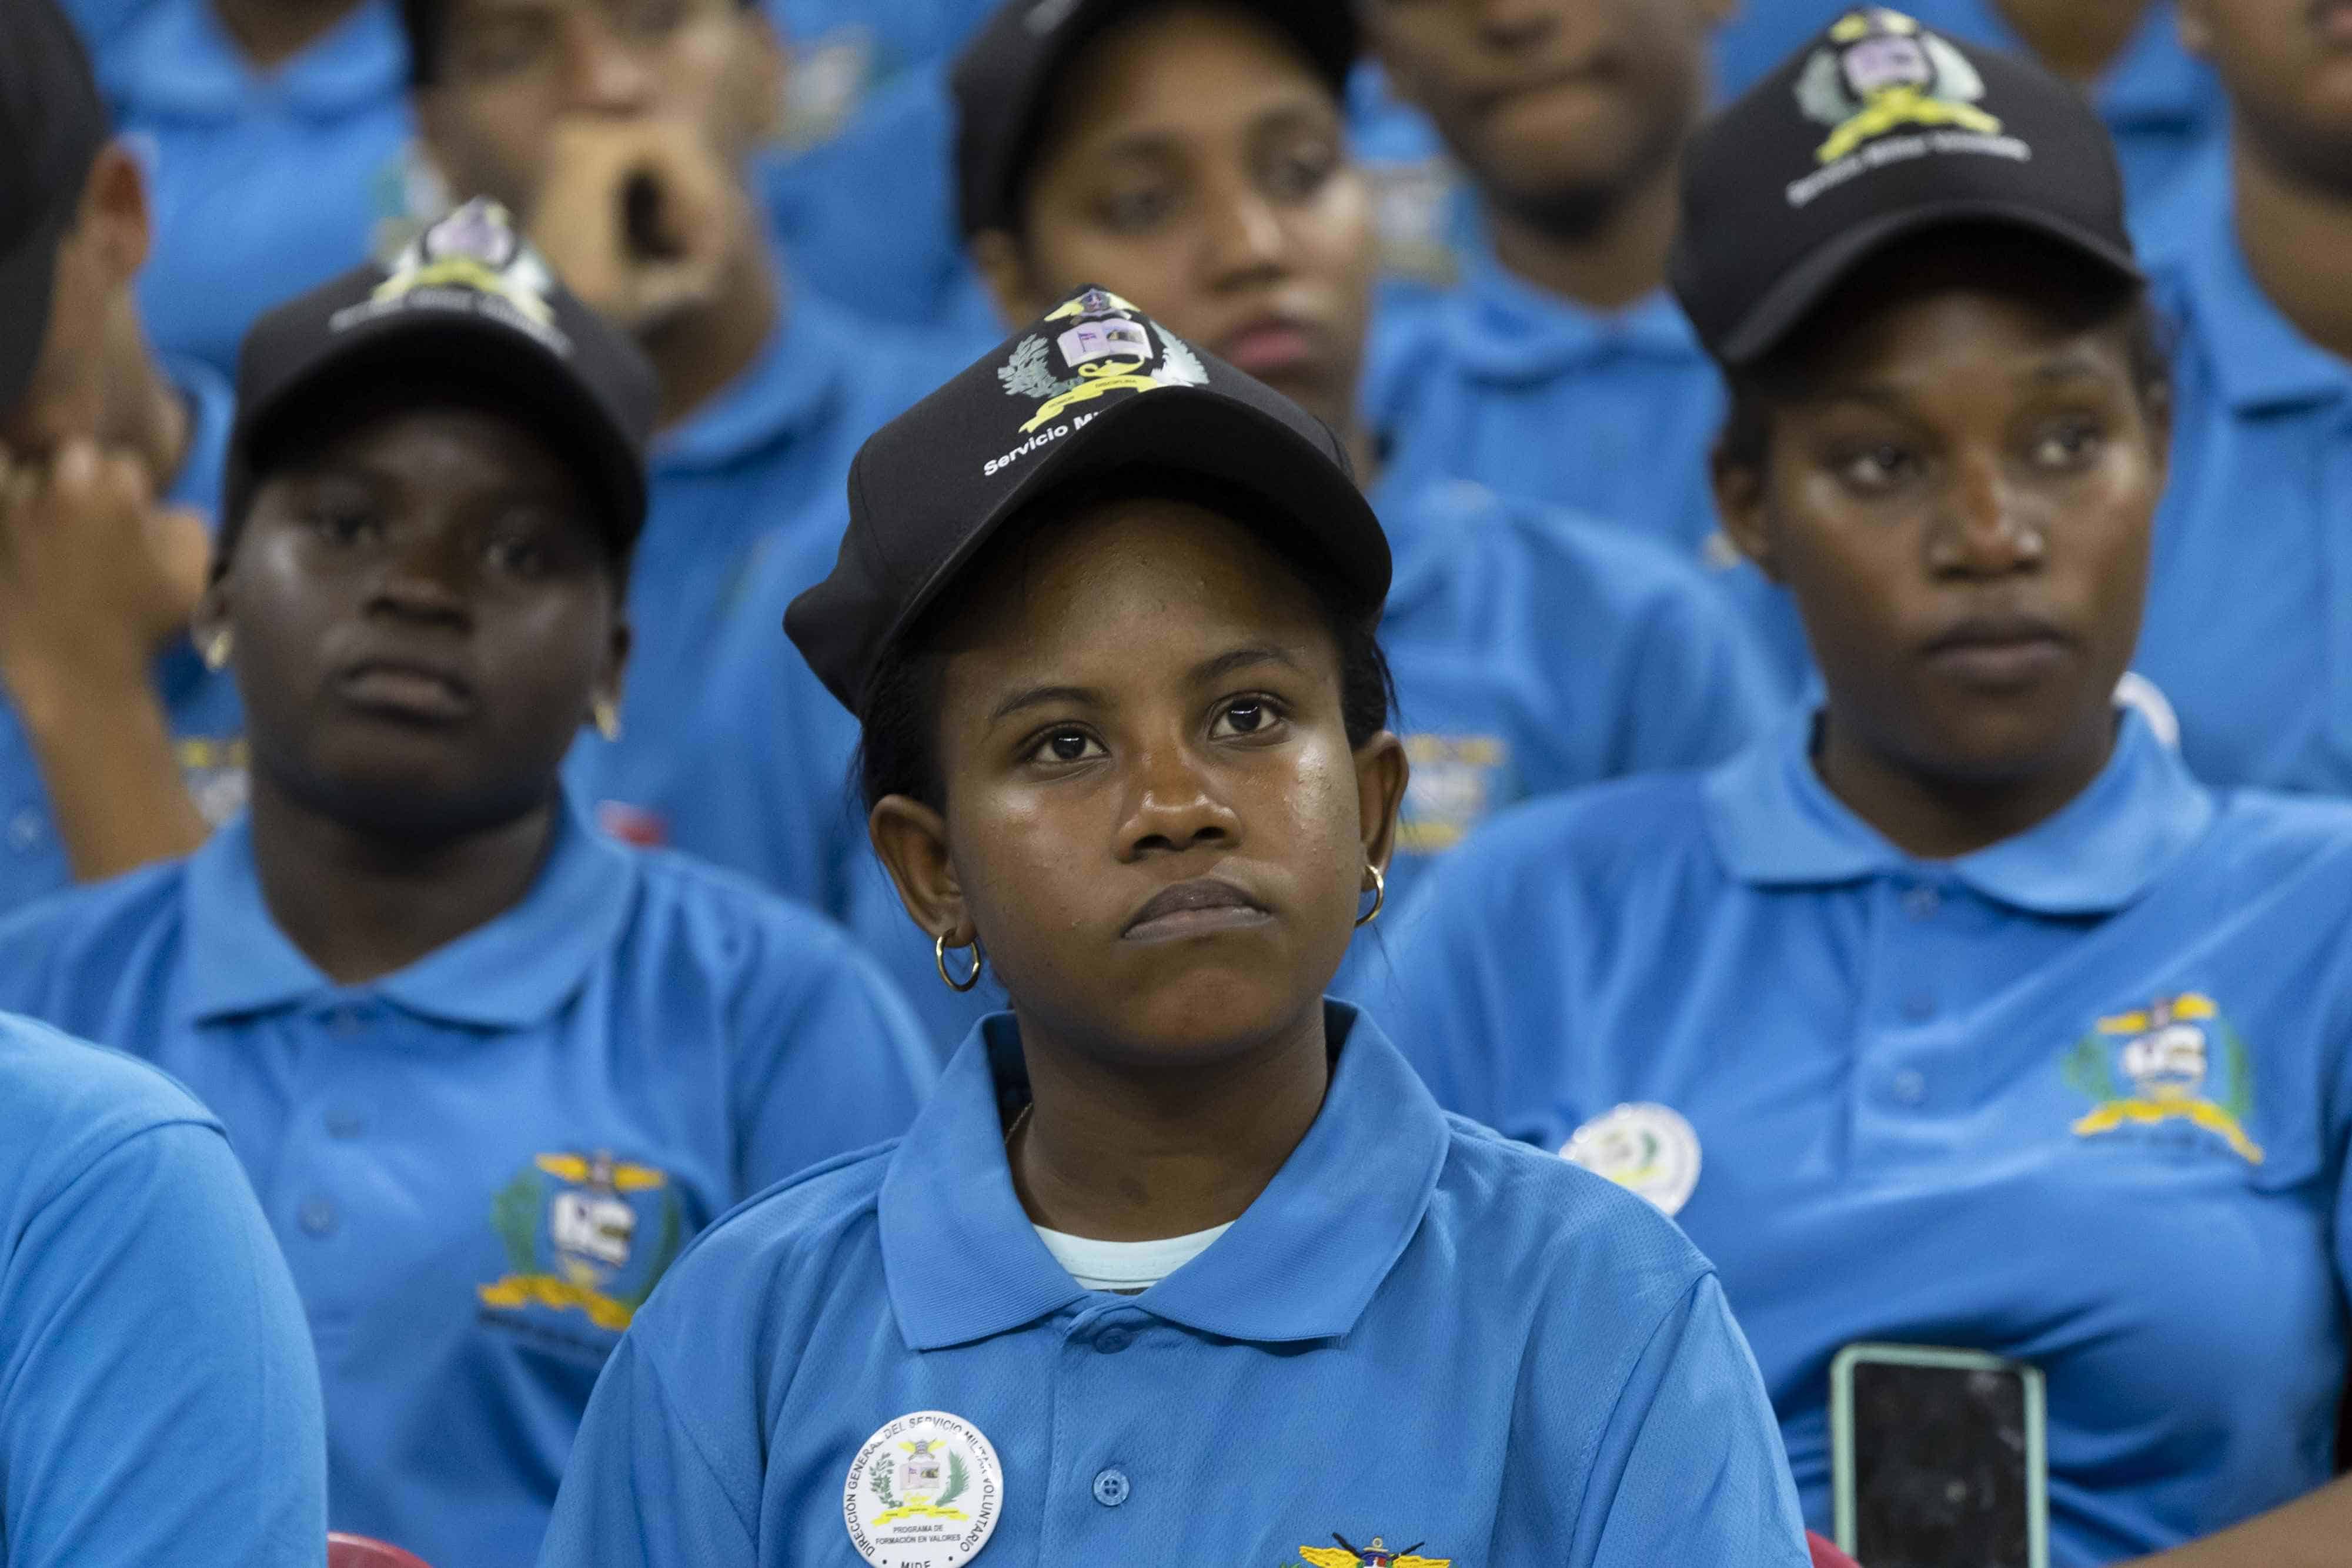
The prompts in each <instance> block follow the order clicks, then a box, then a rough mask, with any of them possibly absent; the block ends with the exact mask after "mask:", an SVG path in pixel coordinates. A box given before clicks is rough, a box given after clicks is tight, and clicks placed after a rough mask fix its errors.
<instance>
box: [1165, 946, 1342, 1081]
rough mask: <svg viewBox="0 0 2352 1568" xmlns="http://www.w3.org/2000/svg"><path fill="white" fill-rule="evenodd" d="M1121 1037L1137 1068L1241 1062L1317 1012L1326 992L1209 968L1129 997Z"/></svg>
mask: <svg viewBox="0 0 2352 1568" xmlns="http://www.w3.org/2000/svg"><path fill="white" fill-rule="evenodd" d="M1121 995H1122V998H1123V1007H1122V1016H1121V1019H1120V1020H1119V1025H1118V1029H1119V1032H1120V1034H1121V1036H1122V1037H1123V1039H1124V1040H1125V1042H1126V1046H1125V1049H1126V1050H1127V1051H1129V1052H1131V1053H1133V1054H1134V1056H1135V1057H1137V1058H1138V1059H1139V1060H1148V1061H1152V1062H1155V1063H1164V1064H1166V1065H1169V1066H1177V1065H1181V1064H1185V1063H1198V1064H1207V1063H1211V1062H1216V1061H1226V1060H1229V1059H1231V1058H1233V1057H1235V1056H1240V1055H1243V1054H1244V1053H1246V1052H1247V1051H1251V1050H1252V1049H1254V1048H1255V1047H1256V1046H1258V1045H1261V1044H1263V1043H1264V1042H1265V1040H1267V1039H1269V1038H1270V1037H1272V1036H1274V1035H1275V1034H1276V1033H1278V1032H1280V1031H1281V1030H1284V1029H1286V1028H1288V1027H1289V1026H1291V1025H1292V1024H1294V1023H1296V1022H1297V1019H1298V1017H1299V1015H1300V1013H1301V1012H1302V1011H1304V1010H1305V1009H1308V1008H1311V1007H1314V1006H1316V1005H1318V1002H1319V1000H1320V998H1321V991H1320V988H1316V989H1314V990H1312V991H1309V990H1307V989H1305V988H1301V987H1300V986H1299V985H1298V983H1297V979H1296V977H1294V976H1292V975H1289V974H1287V973H1286V974H1284V975H1281V976H1279V977H1276V976H1272V975H1268V974H1265V973H1264V972H1263V971H1258V970H1255V969H1243V968H1240V967H1225V966H1222V965H1219V966H1208V965H1203V966H1201V967H1197V968H1192V969H1190V970H1188V971H1187V972H1185V973H1184V974H1182V975H1180V976H1175V977H1170V978H1168V979H1166V980H1163V981H1161V982H1160V983H1158V984H1151V983H1149V982H1147V983H1146V984H1145V985H1143V986H1141V987H1139V988H1135V989H1128V990H1123V991H1122V993H1121Z"/></svg>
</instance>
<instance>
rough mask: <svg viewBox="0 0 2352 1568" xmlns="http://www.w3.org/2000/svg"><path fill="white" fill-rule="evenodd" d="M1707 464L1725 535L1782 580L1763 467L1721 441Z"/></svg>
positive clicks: (1761, 567)
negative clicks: (1736, 455) (1774, 551)
mask: <svg viewBox="0 0 2352 1568" xmlns="http://www.w3.org/2000/svg"><path fill="white" fill-rule="evenodd" d="M1707 467H1708V474H1709V476H1710V477H1711V479H1712V480H1713V482H1714V485H1715V515H1716V517H1717V520H1718V521H1719V522H1721V524H1722V525H1723V532H1724V536H1725V537H1726V538H1728V539H1730V540H1731V542H1732V543H1733V544H1734V545H1735V546H1737V547H1738V550H1739V553H1740V554H1741V555H1744V556H1746V557H1747V558H1748V559H1749V560H1752V561H1754V562H1755V563H1756V570H1759V571H1760V572H1762V573H1763V574H1764V575H1765V576H1766V577H1769V578H1770V579H1771V580H1773V581H1774V582H1779V581H1780V564H1779V562H1778V561H1776V560H1775V559H1773V554H1772V529H1771V527H1770V525H1769V522H1768V521H1767V514H1768V512H1769V509H1770V508H1769V502H1768V500H1767V497H1766V494H1765V478H1764V470H1763V468H1762V466H1761V465H1758V464H1754V463H1748V462H1744V461H1741V460H1739V459H1737V458H1734V457H1732V456H1731V455H1728V454H1727V453H1726V452H1725V451H1724V449H1723V446H1722V444H1720V443H1717V445H1716V448H1715V450H1714V452H1712V453H1711V454H1709V455H1708V459H1707Z"/></svg>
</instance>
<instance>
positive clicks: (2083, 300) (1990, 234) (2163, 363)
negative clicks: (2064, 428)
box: [1717, 225, 2173, 469]
mask: <svg viewBox="0 0 2352 1568" xmlns="http://www.w3.org/2000/svg"><path fill="white" fill-rule="evenodd" d="M1957 257H1965V258H1966V259H1965V260H1955V259H1954V258H1957ZM1924 261H1933V262H1936V263H1939V264H1943V270H1944V271H1945V272H1946V273H1947V274H1948V275H1949V274H1955V273H1958V272H1959V271H1960V270H1961V269H1962V268H1967V269H1969V270H1975V269H1979V268H1980V269H1981V271H1982V275H1983V276H1984V277H1988V278H1990V279H1992V280H1994V281H1996V282H1999V283H2003V284H2006V285H2008V286H2010V287H2016V288H2017V289H2018V290H2019V292H2020V293H2021V294H2023V293H2030V295H2031V297H2032V298H2035V299H2039V300H2046V301H2048V302H2049V303H2050V304H2051V305H2052V306H2053V307H2054V308H2057V309H2059V310H2061V311H2062V312H2063V313H2064V314H2065V316H2066V317H2067V319H2070V320H2074V321H2076V322H2079V323H2080V324H2081V325H2082V326H2083V327H2084V328H2086V329H2088V328H2095V327H2103V326H2108V325H2111V324H2120V325H2121V327H2122V329H2123V330H2124V332H2125V335H2126V340H2125V350H2126V354H2127V355H2128V356H2129V369H2130V372H2131V378H2132V386H2133V390H2134V391H2135V392H2137V393H2138V394H2139V398H2140V404H2141V406H2142V407H2143V408H2145V409H2147V410H2148V411H2150V412H2151V413H2158V414H2159V415H2167V416H2168V413H2169V409H2170V403H2171V395H2172V340H2173V328H2172V324H2171V322H2170V321H2169V320H2168V319H2167V318H2166V317H2165V315H2164V313H2163V312H2162V311H2161V310H2159V309H2158V308H2157V306H2156V303H2155V301H2154V300H2152V299H2151V298H2149V297H2148V292H2147V286H2146V285H2144V284H2140V283H2135V282H2131V281H2129V280H2127V279H2125V278H2122V277H2117V276H2116V274H2115V273H2113V272H2111V271H2109V270H2107V269H2105V268H2104V267H2098V266H2095V265H2094V264H2093V263H2091V262H2090V261H2088V260H2087V259H2085V258H2084V257H2082V256H2078V255H2077V254H2075V253H2074V252H2073V251H2070V250H2067V249H2066V248H2064V247H2063V246H2058V245H2056V244H2054V243H2053V242H2051V241H2049V240H2045V239H2042V238H2040V237H2038V236H2036V235H2030V234H2026V233H2024V232H2022V231H2020V230H2016V229H2010V228H2003V227H1995V226H1990V225H1983V226H1979V225H1967V226H1948V227H1941V228H1937V229H1932V230H1929V231H1927V232H1925V233H1922V234H1919V235H1913V236H1912V237H1911V238H1910V239H1908V240H1906V241H1904V242H1903V243H1901V244H1899V245H1896V246H1890V247H1888V249H1887V250H1886V251H1885V252H1883V253H1881V255H1880V256H1878V257H1877V258H1875V259H1874V262H1873V263H1872V264H1871V267H1870V268H1869V270H1870V271H1871V272H1872V273H1874V274H1877V275H1879V276H1887V277H1892V276H1899V275H1900V274H1901V273H1902V272H1903V271H1904V270H1905V269H1906V268H1908V267H1916V266H1917V265H1919V264H1920V263H1921V262H1924ZM1864 287H1865V288H1866V287H1868V285H1867V283H1866V282H1865V284H1864ZM1853 313H1854V296H1853V287H1852V286H1851V285H1849V286H1848V287H1846V288H1842V289H1840V290H1839V291H1838V293H1837V295H1836V296H1834V297H1833V298H1832V299H1831V300H1830V301H1829V302H1827V303H1825V304H1823V305H1822V307H1821V308H1819V309H1817V310H1816V311H1814V312H1813V314H1812V315H1811V316H1809V317H1808V318H1806V319H1804V320H1803V321H1801V322H1800V323H1799V324H1798V325H1797V326H1796V327H1795V328H1794V329H1791V330H1790V332H1789V334H1788V336H1787V337H1786V338H1785V339H1784V340H1782V341H1781V343H1780V346H1779V347H1778V348H1776V349H1774V350H1772V351H1771V352H1770V353H1769V354H1767V355H1765V356H1764V357H1763V358H1762V359H1760V360H1758V361H1754V362H1753V363H1750V364H1747V365H1741V366H1736V367H1726V368H1725V371H1724V381H1725V382H1726V386H1727V392H1728V394H1729V397H1728V402H1729V407H1728V409H1727V412H1726V413H1725V415H1724V421H1723V430H1722V434H1721V435H1720V436H1719V437H1718V439H1717V454H1718V455H1719V456H1720V458H1721V460H1722V461H1724V462H1726V463H1728V464H1731V465H1734V466H1736V467H1741V468H1759V469H1760V468H1762V467H1763V466H1764V465H1765V464H1766V462H1767V460H1768V459H1769V455H1770V452H1771V445H1772V416H1773V414H1774V413H1775V412H1777V411H1778V410H1779V409H1780V408H1781V407H1784V406H1786V405H1787V404H1789V403H1790V402H1801V401H1802V400H1803V399H1804V398H1805V397H1807V396H1808V395H1810V394H1811V391H1812V389H1813V387H1814V385H1815V384H1816V382H1817V380H1818V378H1819V374H1820V366H1819V353H1818V350H1819V346H1820V345H1821V343H1822V341H1823V340H1824V338H1825V336H1826V333H1825V331H1824V329H1825V328H1826V327H1827V326H1828V325H1829V324H1830V323H1831V322H1832V319H1838V318H1846V319H1850V318H1851V317H1852V316H1853Z"/></svg>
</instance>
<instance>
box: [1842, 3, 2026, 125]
mask: <svg viewBox="0 0 2352 1568" xmlns="http://www.w3.org/2000/svg"><path fill="white" fill-rule="evenodd" d="M1830 40H1831V42H1830V45H1829V46H1828V47H1822V48H1819V49H1816V50H1814V51H1813V54H1812V57H1811V59H1809V60H1807V61H1806V62H1805V68H1804V72H1803V74H1802V75H1801V76H1800V77H1799V78H1797V106H1798V107H1799V108H1800V109H1802V110H1804V111H1805V116H1806V118H1807V119H1809V120H1816V121H1818V122H1819V123H1821V124H1822V125H1826V126H1828V127H1830V128H1831V129H1830V134H1829V140H1827V141H1823V142H1822V144H1821V146H1819V147H1818V148H1816V149H1814V152H1813V156H1814V158H1815V160H1816V161H1818V162H1822V163H1834V162H1837V161H1838V160H1839V159H1841V158H1843V157H1844V156H1845V155H1846V154H1847V153H1849V152H1853V150H1854V149H1855V148H1857V147H1859V146H1861V145H1862V144H1863V143H1864V142H1865V141H1870V140H1871V139H1873V138H1874V137H1879V136H1884V135H1885V134H1886V133H1887V132H1888V131H1895V130H1897V129H1900V128H1901V127H1903V126H1906V125H1918V126H1952V127H1956V128H1958V129H1959V130H1962V131H1976V132H1977V133H1978V134H1979V135H1982V136H1996V135H1999V134H2000V120H1996V119H1994V118H1993V117H1992V116H1991V115H1990V114H1988V113H1986V112H1985V111H1984V110H1981V109H1979V108H1978V107H1977V104H1978V102H1979V99H1982V98H1983V97H1984V91H1985V87H1984V78H1982V77H1980V76H1979V75H1978V74H1977V68H1975V67H1974V66H1972V65H1970V64H1969V62H1968V58H1967V57H1965V56H1964V55H1962V54H1961V53H1960V52H1959V51H1958V49H1956V48H1954V47H1952V46H1951V45H1949V44H1948V43H1946V42H1945V41H1944V40H1943V39H1941V38H1939V37H1937V36H1936V35H1935V34H1933V33H1930V32H1927V30H1926V29H1924V28H1922V27H1921V26H1919V24H1918V23H1916V22H1915V21H1913V20H1912V19H1911V18H1910V17H1908V16H1904V15H1903V14H1902V13H1901V12H1899V11H1888V10H1883V9H1879V8H1877V7H1873V8H1871V9H1869V10H1866V11H1850V12H1848V13H1847V14H1846V15H1845V16H1842V17H1840V18H1839V19H1838V20H1837V22H1836V24H1835V25H1834V26H1832V27H1831V28H1830Z"/></svg>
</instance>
